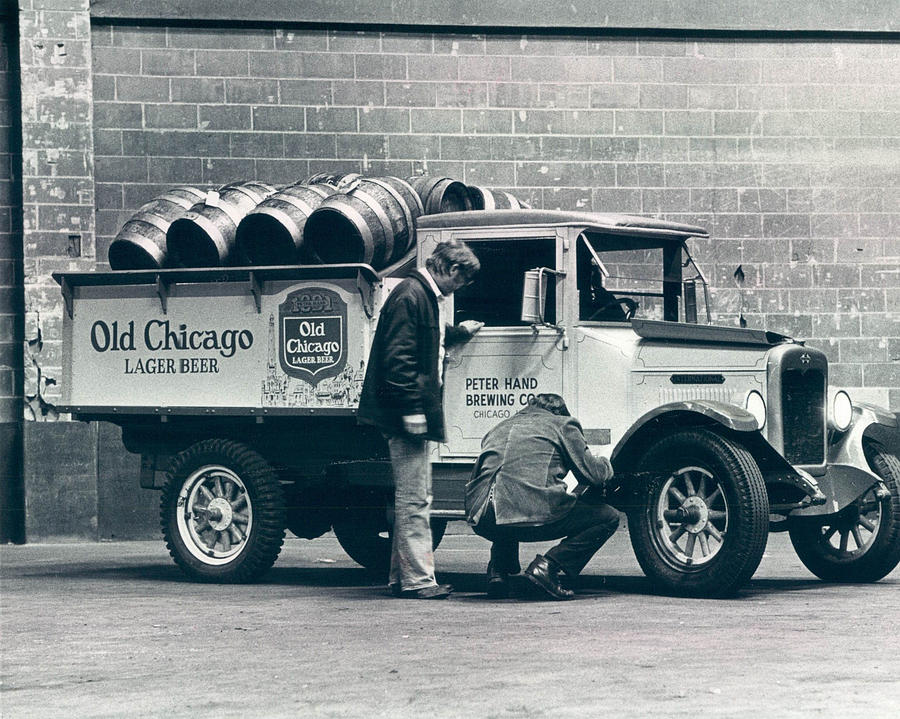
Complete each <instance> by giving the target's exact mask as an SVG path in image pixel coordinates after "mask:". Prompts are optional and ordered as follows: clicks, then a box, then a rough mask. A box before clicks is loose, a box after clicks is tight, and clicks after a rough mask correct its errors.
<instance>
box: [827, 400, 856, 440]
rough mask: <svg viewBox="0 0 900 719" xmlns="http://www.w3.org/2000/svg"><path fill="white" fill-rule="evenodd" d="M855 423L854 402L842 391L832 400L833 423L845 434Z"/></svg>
mask: <svg viewBox="0 0 900 719" xmlns="http://www.w3.org/2000/svg"><path fill="white" fill-rule="evenodd" d="M852 422H853V402H851V401H850V395H849V394H847V393H846V392H844V390H841V391H840V392H838V393H837V394H835V395H834V399H833V400H831V423H832V424H833V425H834V426H835V429H837V430H839V431H841V432H843V431H844V430H845V429H847V428H848V427H849V426H850V424H851V423H852Z"/></svg>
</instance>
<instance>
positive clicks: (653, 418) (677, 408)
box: [612, 399, 759, 460]
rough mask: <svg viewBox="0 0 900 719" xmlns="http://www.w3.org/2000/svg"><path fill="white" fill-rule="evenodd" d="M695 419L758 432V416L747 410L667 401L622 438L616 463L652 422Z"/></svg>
mask: <svg viewBox="0 0 900 719" xmlns="http://www.w3.org/2000/svg"><path fill="white" fill-rule="evenodd" d="M685 415H688V416H692V417H693V419H694V420H695V423H699V422H698V421H708V420H712V421H714V422H716V423H718V424H720V425H722V426H723V427H727V428H728V429H730V430H733V431H735V432H755V431H757V430H758V429H759V424H758V423H757V421H756V417H754V416H753V415H752V414H750V413H749V412H748V411H747V410H745V409H741V408H740V407H735V406H734V405H733V404H726V403H725V402H716V401H715V400H709V399H692V400H685V401H682V402H668V403H667V404H662V405H660V406H659V407H654V408H653V409H651V410H650V411H649V412H647V413H646V414H643V415H641V416H640V417H639V418H638V419H637V421H636V422H635V423H634V424H633V425H631V427H629V428H628V431H627V432H625V434H624V435H622V439H620V440H619V442H618V444H616V447H615V449H613V451H612V458H613V460H614V459H615V458H616V457H617V456H618V455H619V453H620V452H622V451H623V450H624V449H625V448H626V447H628V445H629V443H630V441H631V439H632V438H633V437H634V436H635V435H636V434H637V433H639V432H641V431H642V430H643V429H645V428H646V427H648V426H652V424H651V423H654V422H655V423H659V422H660V421H661V420H666V419H669V418H676V417H682V418H683V417H684V416H685Z"/></svg>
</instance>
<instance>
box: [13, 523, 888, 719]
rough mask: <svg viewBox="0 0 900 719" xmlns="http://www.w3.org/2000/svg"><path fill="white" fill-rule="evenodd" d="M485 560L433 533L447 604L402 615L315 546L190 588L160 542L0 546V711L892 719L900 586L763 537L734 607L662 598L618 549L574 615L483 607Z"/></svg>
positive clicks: (606, 555)
mask: <svg viewBox="0 0 900 719" xmlns="http://www.w3.org/2000/svg"><path fill="white" fill-rule="evenodd" d="M545 546H548V545H531V548H533V549H535V550H537V549H538V548H540V547H545ZM486 549H487V544H486V543H485V542H483V540H481V539H479V538H477V537H474V536H471V535H452V536H448V537H446V538H445V540H444V543H443V544H442V545H441V548H440V549H439V550H438V553H437V562H438V567H439V570H442V571H440V574H439V579H442V580H444V581H451V582H452V583H454V584H455V585H456V586H457V588H458V592H457V594H455V595H454V597H453V598H452V599H451V600H449V601H447V602H410V601H400V600H396V599H392V598H389V597H388V596H387V595H386V593H385V591H384V589H383V588H382V587H381V586H375V585H372V584H371V582H370V581H369V579H368V577H367V575H366V573H365V572H364V571H363V570H362V569H360V568H358V567H356V565H355V564H353V562H352V561H350V560H349V559H347V558H346V557H345V555H344V554H343V553H342V552H341V550H340V548H339V547H338V545H337V544H336V542H335V541H334V539H331V538H328V537H325V538H322V539H318V540H315V541H312V542H308V541H304V540H297V539H291V540H288V541H287V543H286V546H285V549H284V552H283V554H282V556H281V558H280V559H279V561H278V563H277V564H276V566H275V568H274V569H273V570H272V571H271V573H270V574H269V575H268V576H267V581H266V582H265V583H261V584H257V585H252V586H206V585H198V584H192V583H189V582H187V581H185V580H184V578H183V577H182V575H181V574H180V573H179V571H178V569H176V567H175V566H174V565H173V564H172V562H171V561H170V560H169V558H168V555H167V554H166V552H165V549H164V548H163V545H162V542H161V541H160V542H158V543H155V542H133V543H114V544H74V545H60V544H56V545H26V546H21V547H15V546H6V547H2V548H0V562H2V575H0V578H2V586H0V600H2V607H0V608H2V668H0V673H2V695H0V702H2V703H0V714H2V716H3V717H4V719H18V718H19V717H42V718H49V717H132V716H143V717H166V718H167V719H168V718H172V717H366V718H369V717H417V718H419V717H478V718H481V717H498V718H499V717H553V718H556V717H584V718H593V717H613V716H614V717H645V716H651V715H656V716H665V717H666V718H667V719H668V718H669V717H745V716H754V717H759V719H762V718H763V717H768V716H774V717H800V716H802V717H808V716H822V717H838V716H840V717H857V716H858V717H867V718H872V717H896V716H898V714H897V708H898V707H900V649H898V638H900V592H898V589H900V570H895V571H894V572H893V573H892V574H891V575H890V576H889V577H888V578H887V579H885V580H882V581H881V582H879V583H877V584H874V585H850V586H836V585H827V584H823V583H822V582H819V581H818V580H816V579H815V578H813V577H812V575H810V574H809V573H808V572H807V571H806V570H805V569H804V568H803V567H802V565H801V564H800V562H799V560H797V558H796V557H795V555H794V554H793V550H792V549H791V548H790V544H789V542H788V541H787V539H786V537H785V536H784V535H772V536H771V537H770V542H769V549H768V551H767V554H766V557H765V558H764V559H763V563H762V565H761V567H760V569H759V571H758V572H757V574H756V577H755V578H754V579H753V581H752V582H751V583H750V585H749V586H748V588H747V590H746V591H745V592H743V593H742V595H741V596H740V597H739V598H737V599H733V600H719V601H714V600H696V599H693V600H692V599H673V598H670V597H663V596H656V595H653V594H651V593H650V592H649V589H648V586H647V584H646V582H645V581H644V579H643V577H642V575H641V572H640V569H639V568H638V566H637V563H636V561H635V560H634V558H633V555H632V553H631V549H630V545H629V543H628V537H627V534H626V533H625V532H620V533H619V534H617V535H616V537H614V538H613V540H612V541H611V543H610V545H608V548H606V549H605V550H604V551H603V552H602V553H601V554H600V555H598V556H597V557H596V558H595V560H594V561H593V562H592V563H591V564H590V565H589V566H588V569H587V575H588V576H587V578H586V579H587V582H586V587H585V590H586V591H585V593H584V594H583V595H581V596H579V597H578V598H577V599H576V600H574V601H571V602H568V603H565V604H558V603H553V602H526V601H518V600H506V601H502V602H492V601H489V600H488V599H487V598H486V596H485V595H484V594H482V575H481V572H482V571H483V568H484V567H483V565H484V563H485V561H486ZM526 556H527V555H526V554H525V549H524V548H523V559H524V558H525V557H526ZM604 575H605V579H604Z"/></svg>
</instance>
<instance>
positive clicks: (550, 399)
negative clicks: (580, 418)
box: [528, 392, 572, 417]
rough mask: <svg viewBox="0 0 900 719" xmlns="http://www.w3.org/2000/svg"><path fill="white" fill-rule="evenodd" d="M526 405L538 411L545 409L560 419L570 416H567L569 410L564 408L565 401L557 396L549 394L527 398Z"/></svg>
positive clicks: (569, 415)
mask: <svg viewBox="0 0 900 719" xmlns="http://www.w3.org/2000/svg"><path fill="white" fill-rule="evenodd" d="M528 404H529V405H530V406H532V407H539V408H540V409H545V410H547V411H548V412H552V413H553V414H558V415H559V416H560V417H571V416H572V415H571V414H569V408H568V407H566V401H565V400H564V399H563V398H562V397H560V396H559V395H558V394H553V393H551V392H548V393H546V394H539V395H535V396H534V397H531V398H529V400H528Z"/></svg>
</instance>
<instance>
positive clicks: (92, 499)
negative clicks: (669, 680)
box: [0, 0, 900, 541]
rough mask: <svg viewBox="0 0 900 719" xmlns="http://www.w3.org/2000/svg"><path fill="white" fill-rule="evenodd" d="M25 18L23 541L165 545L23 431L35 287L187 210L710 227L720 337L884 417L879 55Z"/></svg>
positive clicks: (114, 463) (65, 10)
mask: <svg viewBox="0 0 900 719" xmlns="http://www.w3.org/2000/svg"><path fill="white" fill-rule="evenodd" d="M19 7H20V11H19V15H18V19H19V23H18V28H17V29H16V30H13V31H10V30H9V28H7V37H12V38H13V40H11V41H10V42H9V45H10V46H13V47H14V48H15V50H16V51H17V52H18V53H19V58H20V67H19V68H17V70H18V72H19V73H20V75H21V79H20V84H21V87H23V88H24V92H23V98H22V107H21V111H20V112H19V111H18V110H17V111H16V112H19V116H20V118H21V123H20V124H21V127H22V138H21V147H22V162H21V167H22V184H23V190H24V198H25V208H24V228H23V230H22V232H21V233H19V234H16V233H15V232H14V233H13V235H12V236H13V237H20V238H22V245H24V258H23V261H22V263H23V266H24V272H23V276H24V284H25V301H24V304H25V312H24V317H25V323H24V327H25V329H24V339H25V340H26V342H25V347H26V349H25V357H24V359H25V374H24V380H23V386H24V399H25V402H24V404H25V412H26V414H27V416H28V418H29V419H30V420H36V421H30V422H28V423H27V424H26V427H25V443H26V452H25V464H26V470H25V475H26V483H27V486H28V492H29V506H30V507H31V508H32V512H31V515H30V520H29V525H28V532H29V539H30V540H32V541H34V540H39V539H58V538H63V537H75V538H93V539H107V538H139V537H153V536H158V517H157V509H156V502H157V500H158V495H157V494H156V493H155V492H152V491H149V490H141V489H139V488H138V485H137V459H136V458H135V457H133V456H132V455H128V454H126V453H125V452H124V450H123V449H122V447H121V442H120V440H119V437H118V432H117V431H116V430H115V428H112V427H110V426H107V425H96V424H92V425H80V424H79V425H71V426H70V423H64V424H61V425H60V426H58V427H57V426H54V424H53V423H50V422H43V421H40V420H52V419H57V418H58V417H57V412H56V408H55V405H56V404H57V403H58V401H59V397H60V391H61V386H60V383H61V369H60V368H61V365H62V357H61V356H60V336H61V316H62V302H61V298H60V295H59V290H58V287H57V285H56V284H55V283H54V282H53V281H52V280H51V278H50V273H51V272H53V271H55V270H75V269H79V270H80V269H84V270H89V269H94V268H95V267H96V268H99V269H103V268H105V260H106V251H107V248H108V245H109V243H110V241H111V240H112V238H113V237H114V235H115V233H116V232H117V230H118V229H119V228H120V227H121V225H122V224H123V223H124V222H125V221H126V220H127V219H128V217H130V215H131V214H132V213H133V212H134V211H135V210H136V209H137V207H139V206H140V205H141V204H142V203H144V202H146V201H147V200H149V199H151V198H152V197H154V196H155V195H156V194H158V193H159V192H161V191H163V190H165V189H166V188H168V187H170V186H172V185H178V184H193V185H198V186H213V185H217V184H221V183H225V182H231V181H234V180H237V179H259V180H263V181H267V182H270V183H273V184H286V183H290V182H294V181H296V180H298V179H303V178H306V177H308V176H309V175H310V174H312V173H314V172H318V171H322V170H330V171H342V170H347V171H350V170H352V171H360V172H365V173H369V174H387V173H390V174H395V175H399V176H401V177H407V176H410V175H412V174H415V173H418V172H428V173H431V174H438V173H440V174H447V175H451V176H454V177H457V178H459V179H463V180H465V181H466V182H468V183H470V184H475V183H477V184H484V185H487V186H491V187H495V188H499V189H507V190H509V191H512V192H513V193H515V194H516V195H518V196H520V197H522V198H523V199H526V200H528V201H529V202H531V203H532V204H533V205H534V206H535V207H546V208H556V207H560V208H570V209H586V210H597V211H619V212H634V213H640V214H648V215H659V216H664V217H668V218H671V219H675V220H681V221H685V222H692V223H697V224H701V225H704V226H706V227H708V228H709V230H710V231H711V233H712V236H713V239H712V240H710V241H709V242H703V243H695V254H696V256H697V259H698V261H699V262H700V263H701V264H702V265H703V267H704V268H705V269H706V271H707V273H708V277H709V280H710V282H711V283H712V286H713V299H714V302H715V305H716V307H717V310H716V314H715V315H714V320H715V321H716V322H719V323H725V324H737V323H739V322H740V321H741V318H743V321H744V322H745V323H747V324H748V325H749V326H753V327H759V326H766V327H768V328H771V329H774V330H779V331H783V332H787V333H789V334H793V335H795V336H798V337H801V338H806V339H808V340H809V342H810V343H811V344H813V345H815V346H818V347H821V348H822V349H824V350H825V351H826V352H827V353H828V355H829V359H830V361H831V363H832V382H833V383H835V384H837V385H840V386H844V387H847V388H849V389H851V391H852V393H853V395H854V396H855V397H857V398H859V399H866V400H870V401H875V402H877V403H879V404H883V405H887V406H889V407H890V408H891V409H893V410H894V411H895V412H898V411H900V244H898V243H900V240H898V237H900V234H898V225H900V220H898V212H900V130H898V128H900V122H898V119H900V100H898V98H900V92H898V85H900V44H898V43H897V42H896V41H890V40H884V39H877V37H876V38H875V39H870V40H865V39H858V40H850V39H847V38H846V37H845V38H844V39H835V38H834V37H829V36H828V35H827V34H823V35H820V36H817V37H818V38H819V39H813V37H812V36H807V37H806V38H804V39H793V40H791V39H768V40H762V39H759V38H754V37H751V36H743V37H738V36H733V37H726V36H724V35H722V36H721V37H720V38H719V39H700V38H701V37H702V34H703V33H702V31H697V30H696V29H695V31H694V32H693V33H692V34H691V36H690V38H685V39H674V38H672V37H670V38H669V39H653V38H650V37H648V36H647V35H646V34H635V35H634V36H630V37H629V36H624V35H622V34H621V33H619V34H615V35H605V36H604V35H603V34H602V33H595V34H588V33H581V34H579V31H573V32H572V33H571V34H569V35H563V34H559V33H550V34H546V35H522V34H501V33H495V32H491V33H487V34H481V35H475V34H458V33H447V32H444V31H442V30H440V29H439V28H436V29H435V30H434V32H424V31H420V32H391V33H386V32H380V31H367V32H362V31H361V32H355V31H336V30H325V29H308V28H307V29H301V28H298V27H287V26H284V27H277V26H275V25H270V26H262V25H261V24H256V25H253V26H250V27H246V26H245V27H241V28H238V27H234V28H228V27H226V26H224V25H223V23H217V24H215V25H214V26H206V27H203V26H200V25H197V26H191V25H190V24H187V23H185V24H179V25H177V26H171V27H167V26H165V25H164V24H159V23H149V24H138V23H131V24H130V23H129V22H127V21H121V20H120V21H117V22H113V23H107V22H104V21H103V20H102V19H98V18H97V17H95V18H94V21H93V23H92V22H91V10H90V3H89V2H88V1H87V0H19ZM0 22H2V21H0ZM11 33H12V34H11ZM16 35H17V37H16ZM769 37H771V36H769ZM860 37H862V36H860ZM16 39H17V40H18V42H17V43H16V42H15V40H16ZM0 57H2V53H0ZM0 62H2V59H0ZM8 77H9V75H8V73H7V75H6V78H4V74H3V66H0V82H2V81H3V80H4V79H8ZM3 112H4V107H3V105H2V102H0V129H2V128H3ZM13 151H15V150H13ZM6 156H7V157H8V156H9V153H8V152H7V153H6ZM3 159H4V152H3V147H2V146H0V163H2V161H3ZM13 164H15V163H13ZM3 182H4V178H3V176H2V174H0V241H2V240H3V234H2V233H3V232H4V222H5V219H4V218H5V215H4V212H5V211H6V206H5V205H3V202H4V199H3V197H4V196H3V194H2V192H3V190H4V186H3ZM14 194H15V193H14ZM13 214H15V212H13ZM13 246H15V243H13ZM0 247H2V245H0ZM5 259H6V258H5V257H4V256H3V255H2V254H0V265H2V263H3V262H4V260H5ZM0 284H2V281H0ZM0 291H2V290H0ZM2 314H3V313H2V312H0V315H2ZM2 321H3V320H2V317H0V322H2ZM13 344H18V345H19V346H22V342H21V339H17V340H15V341H14V343H13ZM0 386H2V385H0ZM18 401H21V400H18ZM63 418H65V417H63ZM69 445H72V446H71V447H70V446H69ZM75 445H77V447H76V446H75ZM69 504H71V507H72V513H71V516H70V518H69V519H71V520H72V521H69V519H65V520H64V521H62V523H60V521H59V518H60V512H63V511H65V507H66V506H67V505H69Z"/></svg>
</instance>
